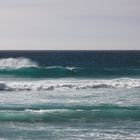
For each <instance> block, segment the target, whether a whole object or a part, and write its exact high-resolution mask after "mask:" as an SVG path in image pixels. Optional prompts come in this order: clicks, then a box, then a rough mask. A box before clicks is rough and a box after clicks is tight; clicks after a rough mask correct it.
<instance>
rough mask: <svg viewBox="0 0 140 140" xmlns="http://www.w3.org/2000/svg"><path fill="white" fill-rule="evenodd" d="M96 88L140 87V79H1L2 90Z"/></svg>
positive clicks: (0, 88) (0, 86)
mask: <svg viewBox="0 0 140 140" xmlns="http://www.w3.org/2000/svg"><path fill="white" fill-rule="evenodd" d="M95 88H116V89H120V88H128V89H129V88H140V79H130V78H120V79H113V80H79V81H78V82H77V81H74V80H73V81H55V82H54V81H53V82H50V81H48V80H42V81H33V82H31V81H21V82H20V81H18V82H16V81H14V82H12V81H11V82H6V81H0V90H1V91H45V90H57V89H76V90H79V89H95Z"/></svg>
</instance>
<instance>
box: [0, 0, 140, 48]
mask: <svg viewBox="0 0 140 140" xmlns="http://www.w3.org/2000/svg"><path fill="white" fill-rule="evenodd" d="M132 49H135V50H136V49H137V50H138V49H139V50H140V0H0V50H132Z"/></svg>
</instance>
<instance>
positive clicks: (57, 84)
mask: <svg viewBox="0 0 140 140" xmlns="http://www.w3.org/2000/svg"><path fill="white" fill-rule="evenodd" d="M0 139H2V140H22V139H27V140H32V139H33V140H140V51H0Z"/></svg>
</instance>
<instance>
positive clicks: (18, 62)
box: [0, 57, 38, 69]
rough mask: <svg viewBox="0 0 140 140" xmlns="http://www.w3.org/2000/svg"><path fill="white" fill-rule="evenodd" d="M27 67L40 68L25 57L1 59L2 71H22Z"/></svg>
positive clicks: (0, 66) (0, 67)
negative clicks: (21, 69)
mask: <svg viewBox="0 0 140 140" xmlns="http://www.w3.org/2000/svg"><path fill="white" fill-rule="evenodd" d="M27 67H38V64H37V63H36V62H33V61H32V60H30V59H28V58H24V57H19V58H2V59H0V69H20V68H27Z"/></svg>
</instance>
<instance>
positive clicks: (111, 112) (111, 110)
mask: <svg viewBox="0 0 140 140" xmlns="http://www.w3.org/2000/svg"><path fill="white" fill-rule="evenodd" d="M106 119H108V120H115V119H119V120H130V119H132V120H140V107H138V106H128V107H127V106H126V107H123V106H116V105H98V106H87V107H86V106H75V107H63V108H57V107H56V108H47V107H46V108H39V107H38V108H33V107H29V108H28V107H25V108H21V109H20V108H19V110H18V109H17V108H14V107H13V108H11V107H9V108H8V107H7V108H6V107H5V108H1V107H0V121H13V122H96V121H99V120H106Z"/></svg>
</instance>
